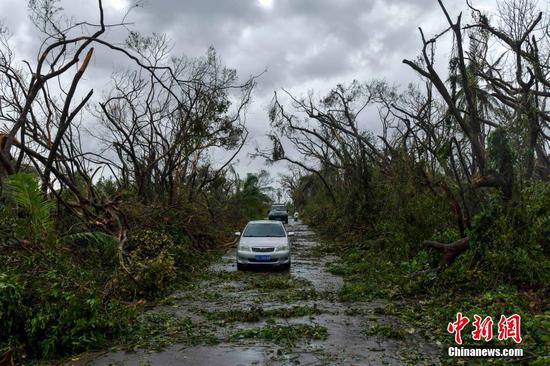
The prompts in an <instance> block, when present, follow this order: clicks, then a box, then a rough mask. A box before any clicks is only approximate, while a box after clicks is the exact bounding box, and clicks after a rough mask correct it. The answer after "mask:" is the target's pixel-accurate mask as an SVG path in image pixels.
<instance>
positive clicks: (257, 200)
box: [231, 174, 270, 220]
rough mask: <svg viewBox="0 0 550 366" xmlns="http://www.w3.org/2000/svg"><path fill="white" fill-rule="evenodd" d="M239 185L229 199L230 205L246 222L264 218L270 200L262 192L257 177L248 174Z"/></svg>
mask: <svg viewBox="0 0 550 366" xmlns="http://www.w3.org/2000/svg"><path fill="white" fill-rule="evenodd" d="M241 185H242V186H239V187H238V189H237V192H236V193H235V194H234V195H233V196H232V197H231V204H234V205H235V208H236V210H237V211H240V215H241V216H243V217H244V218H245V219H247V220H252V219H261V218H264V217H265V216H266V215H265V213H266V211H267V208H268V205H269V202H270V199H269V197H268V196H267V195H266V194H265V193H263V192H262V187H260V185H259V178H258V176H256V175H254V174H248V175H247V176H246V179H245V180H244V181H243V182H241Z"/></svg>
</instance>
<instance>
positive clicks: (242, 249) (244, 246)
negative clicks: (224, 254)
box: [238, 245, 250, 252]
mask: <svg viewBox="0 0 550 366" xmlns="http://www.w3.org/2000/svg"><path fill="white" fill-rule="evenodd" d="M238 250H239V251H240V252H250V247H249V246H246V245H239V248H238Z"/></svg>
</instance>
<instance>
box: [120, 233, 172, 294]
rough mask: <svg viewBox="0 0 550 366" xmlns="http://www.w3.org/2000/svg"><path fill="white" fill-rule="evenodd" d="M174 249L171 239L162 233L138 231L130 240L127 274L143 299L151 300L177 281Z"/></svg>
mask: <svg viewBox="0 0 550 366" xmlns="http://www.w3.org/2000/svg"><path fill="white" fill-rule="evenodd" d="M176 248H177V246H176V244H175V243H174V240H173V238H172V237H171V236H170V235H169V234H167V233H164V232H161V231H153V230H141V231H137V232H135V233H134V234H133V235H132V236H131V237H130V239H129V241H128V252H129V258H130V271H131V272H132V274H133V275H134V278H135V279H136V280H137V282H138V286H139V289H138V290H139V292H140V293H141V294H142V295H143V296H146V297H152V296H154V295H157V294H158V293H162V292H164V291H166V290H167V289H168V288H169V286H170V284H171V282H172V281H173V280H174V279H175V277H176V265H175V262H176V261H175V258H174V252H175V251H176Z"/></svg>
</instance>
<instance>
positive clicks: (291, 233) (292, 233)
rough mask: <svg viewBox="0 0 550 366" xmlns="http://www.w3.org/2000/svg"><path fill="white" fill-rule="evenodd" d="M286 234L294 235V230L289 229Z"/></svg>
mask: <svg viewBox="0 0 550 366" xmlns="http://www.w3.org/2000/svg"><path fill="white" fill-rule="evenodd" d="M286 235H287V236H294V231H289V232H288V233H286Z"/></svg>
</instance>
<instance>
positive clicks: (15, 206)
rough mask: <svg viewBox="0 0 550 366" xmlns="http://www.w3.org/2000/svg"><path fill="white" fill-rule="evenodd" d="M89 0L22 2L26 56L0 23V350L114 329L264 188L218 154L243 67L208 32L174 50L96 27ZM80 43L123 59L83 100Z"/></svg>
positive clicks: (226, 141)
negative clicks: (78, 17) (107, 83)
mask: <svg viewBox="0 0 550 366" xmlns="http://www.w3.org/2000/svg"><path fill="white" fill-rule="evenodd" d="M98 4H99V8H98V15H99V22H98V23H97V24H96V25H93V24H84V25H83V24H80V25H79V26H75V23H74V20H72V19H67V18H65V17H64V16H63V12H62V9H61V8H60V7H58V5H57V2H56V1H49V0H44V1H31V2H29V10H30V13H31V20H32V21H33V23H34V24H35V26H36V27H37V29H38V30H39V31H40V37H41V39H42V40H43V44H42V47H41V48H40V49H39V51H38V52H39V53H38V55H37V56H38V57H37V58H36V60H37V62H36V63H35V64H32V65H31V64H29V63H26V62H21V63H20V62H18V61H16V60H17V59H16V57H15V55H14V52H13V51H12V48H10V46H11V43H10V42H11V41H10V37H9V34H8V32H7V30H5V29H4V28H1V29H0V37H1V38H0V104H1V108H0V121H1V122H2V123H1V124H0V126H2V134H1V135H0V183H1V185H0V190H1V191H0V193H1V195H0V262H1V263H2V267H1V268H0V358H1V355H2V354H4V351H6V350H11V351H10V354H13V355H15V360H16V362H17V363H23V362H24V360H25V358H26V359H27V360H29V359H42V358H46V359H51V358H57V357H63V356H64V355H67V354H74V353H76V352H80V351H82V350H87V349H91V348H93V349H97V348H100V347H102V346H105V345H106V344H108V342H112V341H113V340H117V339H125V338H127V337H128V336H129V335H128V334H127V333H128V332H130V331H131V330H132V329H133V328H131V327H129V325H130V324H133V323H135V320H136V317H137V316H138V315H139V313H140V312H141V311H142V310H143V309H144V307H148V306H149V305H150V304H151V303H154V302H155V301H156V299H158V298H159V297H160V296H161V295H163V294H166V293H167V292H168V291H170V290H172V289H174V288H175V287H177V286H184V285H185V284H186V283H189V282H191V281H192V280H193V278H195V277H196V275H197V274H198V273H200V272H201V270H202V269H204V268H205V263H206V262H208V261H209V260H210V259H211V258H212V257H213V256H216V253H218V252H219V251H220V250H221V249H223V246H224V245H227V244H231V243H232V242H233V240H234V238H233V235H232V232H234V231H236V230H238V229H240V228H242V225H243V224H244V223H245V222H246V221H247V220H249V219H251V218H257V217H261V216H262V215H263V214H265V211H266V209H267V205H268V204H269V201H270V198H269V197H268V195H266V193H269V187H268V184H269V177H268V174H267V173H266V172H261V173H260V174H258V175H252V174H250V175H248V176H247V177H246V178H245V179H241V178H240V177H239V176H238V174H237V173H235V171H234V170H233V169H232V161H233V159H234V158H235V156H236V154H237V153H238V152H239V151H240V149H241V147H242V145H243V144H244V141H245V139H246V136H247V133H246V127H245V126H244V123H243V121H242V114H243V110H244V109H245V107H246V105H247V104H248V103H249V101H250V93H251V91H252V89H253V87H254V84H255V82H254V78H250V79H247V80H244V81H243V80H239V79H238V77H237V74H236V71H235V70H231V69H228V68H226V67H224V66H223V65H222V64H221V61H220V59H219V58H218V57H217V55H216V52H215V50H214V49H212V48H211V49H209V50H208V52H207V54H206V56H205V57H201V58H197V59H189V58H187V57H184V56H181V57H174V56H173V55H171V54H170V53H169V40H168V39H167V38H166V37H165V36H164V35H160V34H154V35H152V36H142V35H140V34H138V33H134V32H132V33H130V34H128V37H127V41H126V43H125V45H124V46H120V45H118V44H117V45H115V44H112V43H109V41H107V40H106V39H105V38H104V36H105V34H104V33H105V30H106V29H107V28H108V27H117V26H122V23H121V24H105V23H104V15H103V7H102V3H101V1H99V2H98ZM94 47H100V48H102V49H103V51H105V50H107V51H109V52H113V53H116V54H119V55H122V57H125V58H127V59H128V61H129V65H130V66H129V69H128V70H126V71H123V72H118V73H115V74H114V75H113V83H112V85H113V88H112V90H111V91H110V92H108V93H106V94H104V95H103V96H101V97H100V100H99V101H92V99H91V96H92V94H93V91H91V90H90V91H82V90H81V88H79V84H80V81H81V78H82V76H83V75H84V74H85V73H86V70H87V69H88V67H89V63H90V60H91V59H92V58H93V54H94ZM132 65H133V66H132ZM75 66H77V67H75ZM84 107H87V108H84ZM90 118H92V119H94V120H95V124H94V126H96V128H94V129H93V132H91V133H85V132H83V131H84V129H83V128H81V127H82V126H81V124H80V122H79V121H80V120H83V119H90ZM90 144H93V145H95V146H96V147H97V149H95V150H92V151H90V149H89V146H90ZM84 145H86V146H88V147H85V146H84ZM216 151H217V152H218V153H219V155H221V156H223V157H224V159H225V160H223V161H219V160H218V161H217V162H216V164H214V162H213V158H212V154H215V153H216Z"/></svg>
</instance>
